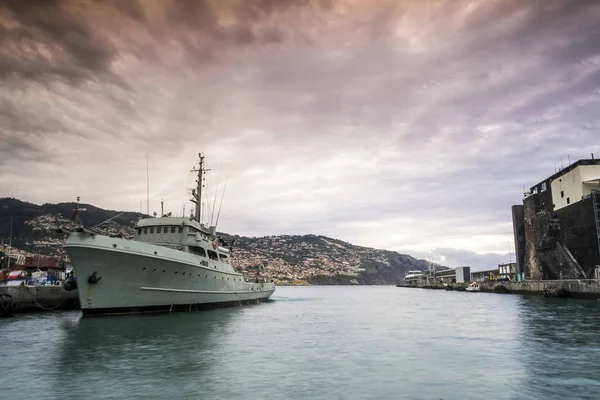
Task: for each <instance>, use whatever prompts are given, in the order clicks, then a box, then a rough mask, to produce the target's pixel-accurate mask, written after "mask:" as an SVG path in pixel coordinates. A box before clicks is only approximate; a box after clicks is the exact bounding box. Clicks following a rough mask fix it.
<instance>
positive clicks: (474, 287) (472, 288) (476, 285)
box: [465, 282, 481, 292]
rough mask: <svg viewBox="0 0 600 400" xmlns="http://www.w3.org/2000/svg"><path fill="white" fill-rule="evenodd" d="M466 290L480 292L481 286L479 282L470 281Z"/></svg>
mask: <svg viewBox="0 0 600 400" xmlns="http://www.w3.org/2000/svg"><path fill="white" fill-rule="evenodd" d="M465 290H466V291H467V292H480V291H481V288H480V287H479V283H477V282H471V283H469V286H467V288H466V289H465Z"/></svg>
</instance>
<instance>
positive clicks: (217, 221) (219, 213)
mask: <svg viewBox="0 0 600 400" xmlns="http://www.w3.org/2000/svg"><path fill="white" fill-rule="evenodd" d="M228 179H229V175H227V176H226V177H225V187H223V194H222V195H221V203H220V204H219V212H218V213H217V220H216V221H215V231H216V228H217V225H218V224H219V216H220V215H221V206H222V205H223V198H224V197H225V189H227V180H228Z"/></svg>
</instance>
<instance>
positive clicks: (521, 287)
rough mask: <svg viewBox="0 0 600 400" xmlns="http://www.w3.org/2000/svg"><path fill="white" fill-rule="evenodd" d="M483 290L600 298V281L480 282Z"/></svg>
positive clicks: (455, 286)
mask: <svg viewBox="0 0 600 400" xmlns="http://www.w3.org/2000/svg"><path fill="white" fill-rule="evenodd" d="M467 285H468V284H466V283H465V284H456V283H454V284H450V286H449V287H448V286H444V285H443V284H440V283H438V284H414V285H404V284H399V285H397V286H398V287H412V288H422V289H440V290H444V289H445V290H464V288H465V287H466V286H467ZM479 287H480V289H481V291H482V292H488V293H507V294H529V295H540V296H546V297H564V298H567V297H572V298H580V299H600V281H598V280H595V279H569V280H549V281H523V282H496V281H488V282H479Z"/></svg>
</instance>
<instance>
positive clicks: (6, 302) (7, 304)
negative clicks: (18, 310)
mask: <svg viewBox="0 0 600 400" xmlns="http://www.w3.org/2000/svg"><path fill="white" fill-rule="evenodd" d="M8 307H10V303H9V302H8V300H6V299H4V300H2V309H3V310H8Z"/></svg>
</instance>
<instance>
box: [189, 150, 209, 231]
mask: <svg viewBox="0 0 600 400" xmlns="http://www.w3.org/2000/svg"><path fill="white" fill-rule="evenodd" d="M198 157H199V158H200V163H199V167H198V169H192V170H191V171H190V172H197V173H198V179H197V180H196V183H197V186H196V190H192V196H193V198H192V199H191V200H190V201H191V202H192V203H194V204H196V210H195V216H194V219H195V220H196V222H198V223H200V217H201V216H202V188H203V187H204V172H206V171H210V169H204V155H203V154H202V153H199V154H198Z"/></svg>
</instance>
